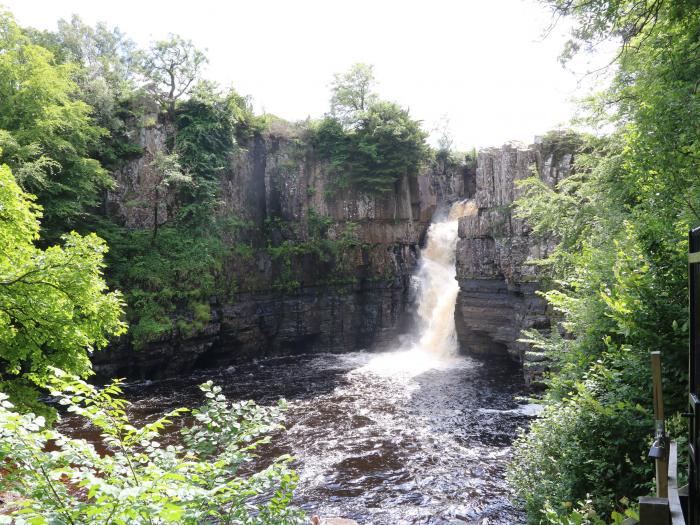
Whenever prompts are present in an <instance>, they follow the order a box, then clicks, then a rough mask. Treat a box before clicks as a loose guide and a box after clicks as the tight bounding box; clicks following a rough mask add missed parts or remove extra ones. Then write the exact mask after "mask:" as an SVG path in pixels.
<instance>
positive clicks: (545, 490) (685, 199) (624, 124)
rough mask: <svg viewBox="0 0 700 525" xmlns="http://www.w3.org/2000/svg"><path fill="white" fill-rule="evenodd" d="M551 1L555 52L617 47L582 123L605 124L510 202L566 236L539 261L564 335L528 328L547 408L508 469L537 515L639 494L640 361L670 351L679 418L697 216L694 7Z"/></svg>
mask: <svg viewBox="0 0 700 525" xmlns="http://www.w3.org/2000/svg"><path fill="white" fill-rule="evenodd" d="M545 3H547V4H549V5H550V6H552V7H553V8H554V10H555V13H556V14H557V15H564V16H570V17H571V18H572V20H573V39H572V42H571V43H570V45H569V46H568V47H567V49H566V50H565V56H564V58H567V57H568V56H570V55H571V54H572V53H573V52H576V51H578V50H579V49H585V48H588V47H594V46H595V45H596V43H597V42H599V41H600V40H601V39H605V38H611V37H613V38H619V39H620V41H621V47H620V49H619V54H618V56H617V58H616V60H615V64H616V66H617V68H616V71H615V74H614V76H613V78H612V81H611V83H610V86H609V88H608V89H606V90H605V91H603V92H602V93H598V94H596V96H595V97H592V98H591V100H590V101H589V103H588V108H587V109H588V115H589V122H591V123H592V124H594V125H598V126H601V125H607V126H609V127H612V128H613V132H612V133H610V134H609V136H607V137H604V138H602V139H589V140H587V141H586V143H585V145H584V148H583V151H584V154H582V155H579V156H578V160H577V163H576V170H575V171H576V173H575V174H574V175H573V176H572V177H569V178H567V179H565V180H563V181H561V182H559V184H558V185H557V186H556V187H555V188H550V187H548V186H547V185H545V184H543V183H542V182H541V181H539V180H537V179H535V178H533V179H530V180H526V181H524V182H523V183H522V189H523V191H522V193H521V198H520V199H519V200H518V201H517V202H516V214H517V215H518V216H519V217H520V218H521V219H525V220H527V222H528V223H529V224H530V225H531V227H532V233H531V235H532V237H533V238H540V240H547V239H550V240H554V241H558V242H559V246H558V247H557V248H556V249H555V250H554V251H553V252H552V253H551V254H550V256H549V257H548V258H547V259H546V260H545V261H543V264H542V268H543V269H545V271H546V272H547V274H548V277H550V279H551V281H552V282H554V283H556V288H555V289H552V290H549V291H546V292H545V297H546V298H547V300H548V301H549V303H550V305H551V306H552V308H553V309H554V310H555V311H558V312H559V313H560V314H561V316H562V319H561V327H562V329H563V330H564V331H565V332H566V334H567V337H565V338H564V337H561V335H560V334H559V332H558V330H553V331H552V333H551V334H548V335H547V336H543V335H542V334H539V333H536V332H535V331H530V332H527V333H526V334H525V338H526V339H527V340H529V342H531V343H533V344H535V345H536V346H537V347H539V348H540V349H542V350H544V351H546V353H547V355H549V357H550V359H551V363H552V367H553V368H554V370H555V372H553V373H552V374H551V375H550V376H549V377H548V378H547V383H548V386H549V389H548V391H547V393H546V395H545V397H544V399H543V403H544V404H545V405H546V407H547V408H546V410H545V411H544V412H543V415H542V417H541V418H539V419H538V420H537V421H536V422H535V423H534V424H533V425H532V427H531V432H530V434H528V435H524V436H522V437H521V438H520V439H519V440H518V442H517V443H516V445H515V447H514V461H513V464H512V466H511V478H512V480H513V481H514V482H515V485H516V489H517V491H518V493H519V494H520V496H521V497H522V498H523V499H524V501H525V503H526V505H527V507H528V511H529V512H528V513H529V517H530V520H531V521H532V522H533V523H539V522H540V520H541V519H542V516H543V514H542V513H543V512H548V511H547V510H546V509H548V508H549V509H556V510H557V512H558V513H561V514H566V513H568V512H569V511H568V510H566V509H565V508H564V507H563V506H562V503H563V502H565V501H569V502H572V501H573V500H582V499H584V498H587V499H590V500H591V502H592V504H593V506H594V507H595V509H596V510H597V511H598V512H599V513H607V512H609V511H611V510H612V509H613V508H615V507H616V506H617V505H618V501H619V499H620V498H621V497H622V496H626V497H629V498H635V497H637V496H639V495H643V494H645V493H646V487H647V484H648V482H649V480H650V479H651V475H652V473H651V464H650V463H649V462H648V461H646V459H645V458H644V456H643V455H642V452H643V448H644V442H645V439H648V436H650V435H651V434H652V433H653V422H652V418H651V413H650V408H651V407H650V405H651V394H650V391H649V379H648V378H649V373H650V372H649V358H648V356H649V351H651V350H659V349H662V350H663V352H664V375H665V377H664V385H665V387H664V398H665V402H666V407H667V410H668V412H669V413H671V414H673V413H674V412H675V416H674V417H672V418H671V419H672V420H673V421H675V422H681V421H682V419H681V417H680V415H681V413H682V412H683V411H684V408H685V405H686V403H687V391H686V390H685V386H684V385H687V351H688V350H687V344H688V343H687V341H688V324H687V319H688V309H687V308H688V305H687V249H688V246H687V231H688V229H689V228H690V227H691V226H696V225H697V224H698V223H700V209H699V206H698V203H699V202H700V184H698V164H699V162H700V146H699V145H700V126H699V125H698V119H697V117H696V116H697V114H698V112H699V111H700V97H698V78H700V62H699V61H698V60H697V59H698V56H699V55H698V50H699V49H700V37H699V35H700V11H699V10H698V9H697V2H696V1H695V0H687V1H685V0H680V1H668V0H667V1H661V0H649V1H642V2H634V1H628V0H613V1H603V0H592V1H590V0H585V1H584V0H573V1H569V0H551V1H547V2H545ZM640 423H641V425H640ZM683 425H685V423H683ZM675 426H676V427H677V428H682V426H681V425H675ZM595 428H598V429H600V431H599V432H597V433H596V435H591V434H590V432H591V429H595ZM597 436H602V438H599V439H601V441H599V442H596V440H595V438H596V437H597ZM542 458H546V461H543V459H542ZM554 473H556V475H555V474H554ZM564 522H565V521H564Z"/></svg>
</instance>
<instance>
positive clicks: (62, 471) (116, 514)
mask: <svg viewBox="0 0 700 525" xmlns="http://www.w3.org/2000/svg"><path fill="white" fill-rule="evenodd" d="M56 374H57V377H56V378H54V379H52V380H51V381H50V382H49V384H48V385H47V386H48V387H49V388H50V389H51V393H52V395H53V396H56V399H57V401H58V403H59V404H60V405H63V406H65V407H66V409H67V410H68V412H71V413H75V414H77V415H79V416H81V417H83V418H84V419H86V420H87V422H89V423H90V424H91V425H93V426H94V427H96V428H98V429H99V430H100V431H101V443H100V445H101V446H103V447H104V448H105V449H106V452H107V453H106V454H102V453H100V452H98V450H97V449H96V448H95V446H94V445H93V444H91V443H89V442H87V441H85V440H84V439H74V438H71V437H69V436H66V435H64V434H62V433H61V432H59V431H57V430H54V429H50V428H48V427H47V426H46V422H45V420H44V419H43V418H42V417H40V416H36V415H34V414H24V415H21V414H18V413H17V412H15V411H14V408H13V405H12V404H11V403H10V402H9V401H8V399H7V396H5V395H4V394H0V461H1V462H2V463H3V465H5V472H4V475H3V477H2V479H0V491H2V492H7V491H13V492H15V493H17V495H18V496H19V499H18V500H17V501H16V502H15V503H13V504H12V505H11V507H10V508H9V509H6V512H8V513H9V515H6V516H0V523H14V524H17V525H23V524H32V525H41V524H48V523H52V524H78V523H80V524H97V523H115V524H127V523H128V524H130V525H137V524H149V525H155V524H163V523H179V524H192V525H195V524H214V523H216V524H233V523H236V524H242V523H245V524H251V525H253V524H256V525H272V524H274V525H292V524H298V523H302V520H303V515H302V514H301V512H300V511H298V510H297V509H295V508H293V507H291V506H290V503H291V500H292V493H293V490H294V487H295V483H296V476H295V474H294V472H293V471H292V470H290V468H289V462H290V458H289V457H288V456H282V457H279V458H277V459H275V460H274V461H273V462H272V463H271V464H270V465H269V466H268V467H267V468H264V469H262V470H259V471H257V472H253V473H250V474H248V473H243V471H242V467H244V466H246V465H247V464H248V463H249V462H250V461H251V459H252V458H253V457H255V456H254V453H255V450H256V449H258V448H259V447H260V446H261V445H263V444H265V443H268V442H269V439H270V438H269V433H270V432H272V431H275V430H277V429H279V428H281V426H280V421H281V418H282V413H283V410H284V402H280V404H279V405H278V406H277V407H274V408H264V407H259V406H257V405H255V404H254V403H253V402H250V401H249V402H237V403H229V402H228V401H227V400H226V398H225V397H224V396H223V395H222V394H221V389H220V388H219V387H217V386H213V385H212V383H211V382H208V383H204V384H203V385H201V386H200V388H201V390H202V392H203V393H204V396H205V398H206V403H205V404H204V406H202V407H201V408H199V409H196V410H193V411H192V412H191V416H192V417H191V423H189V424H188V425H186V426H184V428H183V429H182V430H181V431H180V440H179V441H178V443H176V444H167V445H164V444H162V443H161V442H160V439H161V438H162V437H163V436H162V435H161V433H162V431H163V430H164V429H165V428H167V427H169V426H172V422H173V420H174V419H175V418H177V417H178V416H181V415H182V414H184V413H186V412H188V410H187V409H183V408H179V409H176V410H172V411H170V412H169V413H167V414H165V415H164V416H162V417H160V418H158V419H156V420H155V421H152V422H151V423H148V424H146V425H144V426H142V427H136V426H134V425H133V424H132V423H131V422H130V420H129V419H128V417H127V416H126V413H125V407H126V402H125V401H124V400H123V399H121V398H120V397H119V394H121V389H120V383H119V381H114V382H112V384H111V385H109V386H107V387H105V388H103V389H101V390H100V389H96V388H95V387H93V386H91V385H88V384H87V383H85V382H83V381H79V380H76V379H72V378H70V377H65V376H64V374H62V373H61V371H60V370H56ZM248 471H250V468H249V467H246V472H248Z"/></svg>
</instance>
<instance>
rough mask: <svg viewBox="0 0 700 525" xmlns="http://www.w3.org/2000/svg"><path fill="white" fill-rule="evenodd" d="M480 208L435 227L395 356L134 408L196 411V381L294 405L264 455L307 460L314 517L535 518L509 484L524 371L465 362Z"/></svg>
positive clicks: (141, 388) (176, 392)
mask: <svg viewBox="0 0 700 525" xmlns="http://www.w3.org/2000/svg"><path fill="white" fill-rule="evenodd" d="M473 211H474V208H473V204H471V203H470V202H462V203H457V204H455V205H454V206H453V207H452V209H451V210H450V212H449V213H445V214H443V216H442V217H441V218H439V219H437V220H435V221H434V223H433V224H432V225H431V227H430V230H429V231H428V236H427V244H426V248H425V249H424V250H423V252H422V254H421V263H420V266H419V269H418V271H417V272H416V276H415V279H414V280H415V285H416V288H417V297H418V299H417V313H416V322H415V329H414V332H413V333H412V334H406V335H405V336H403V337H402V338H401V339H400V340H398V341H397V343H396V350H394V351H390V352H383V353H376V352H355V353H350V354H341V355H338V354H309V355H296V356H290V357H280V358H270V359H265V360H259V361H256V362H252V363H249V364H246V365H241V366H236V367H229V368H226V369H218V370H208V371H200V372H197V373H195V374H193V375H191V376H189V377H187V378H178V379H172V380H163V381H158V382H139V383H131V384H128V385H127V386H126V388H125V391H126V395H127V397H128V398H129V399H130V400H131V401H132V403H133V404H132V405H131V407H130V413H131V414H132V415H133V416H134V417H135V419H137V420H140V421H143V420H146V419H148V418H149V417H150V416H153V415H156V414H160V413H162V412H163V411H165V410H166V409H170V408H174V407H178V406H187V407H192V406H197V405H198V404H201V393H200V392H199V390H198V389H197V385H198V384H200V383H202V382H204V381H207V380H212V381H214V382H215V383H216V384H218V385H220V386H221V387H222V389H223V392H224V394H226V395H227V396H228V397H229V398H230V399H253V400H255V401H257V402H258V403H261V404H272V403H275V402H276V401H277V399H278V398H280V397H285V398H286V399H287V400H288V401H289V411H288V413H287V420H286V427H287V431H286V432H283V433H280V434H279V435H278V436H276V437H275V440H274V443H275V445H274V447H268V448H267V449H266V450H265V452H264V456H266V457H262V458H261V459H260V461H262V462H264V461H266V460H267V459H269V457H272V456H275V455H278V454H282V453H289V454H291V455H293V456H294V457H295V458H296V463H295V464H296V469H297V472H298V474H299V485H298V489H297V491H296V497H295V502H296V504H297V505H299V506H301V507H303V508H304V509H305V510H306V511H307V512H308V513H309V514H310V515H311V514H318V515H320V516H324V517H325V516H342V517H346V518H352V519H355V520H357V521H358V522H359V523H360V524H366V525H402V524H406V525H408V524H426V525H427V524H479V525H486V524H488V525H515V524H518V523H522V522H523V521H524V520H523V515H522V513H521V512H520V510H519V509H517V508H516V507H515V506H514V505H513V504H512V503H511V502H510V493H509V491H508V488H507V486H506V483H505V481H504V472H505V468H506V465H507V462H508V459H509V454H510V445H511V443H512V440H513V439H514V437H515V436H516V435H517V432H518V429H520V428H522V427H523V426H524V425H525V424H526V423H527V421H528V419H529V418H530V417H531V415H532V414H531V407H530V406H528V405H526V404H520V403H519V402H518V400H517V398H518V396H520V395H524V394H525V385H524V383H523V381H522V371H521V370H519V368H518V367H517V366H515V365H513V364H512V363H511V362H509V361H480V360H477V359H474V358H471V357H467V356H463V355H459V352H458V344H457V339H456V334H455V328H454V305H455V299H456V296H457V293H458V285H457V282H456V280H455V269H454V264H455V261H454V253H455V245H456V242H457V218H458V217H460V216H463V215H465V214H468V213H473ZM75 423H76V422H75V421H71V420H64V421H63V423H62V425H68V426H70V425H74V424H75ZM72 431H73V433H78V434H80V433H81V431H80V429H76V428H74V427H73V428H72ZM84 432H85V433H88V432H89V431H88V430H87V429H85V430H84Z"/></svg>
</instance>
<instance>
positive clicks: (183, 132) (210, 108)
mask: <svg viewBox="0 0 700 525" xmlns="http://www.w3.org/2000/svg"><path fill="white" fill-rule="evenodd" d="M234 118H235V117H234V115H233V114H232V112H231V110H230V106H229V101H228V99H226V98H223V97H221V96H220V95H218V93H216V92H215V91H214V90H213V89H207V88H205V87H204V86H199V87H198V89H197V91H196V92H195V96H193V97H192V98H191V99H189V100H187V101H185V102H184V103H182V104H181V105H180V106H179V108H178V112H177V117H176V125H177V134H176V136H175V151H177V153H178V155H179V158H180V159H181V161H182V165H183V166H184V168H185V169H186V170H187V172H188V173H190V174H191V176H192V182H193V184H191V185H188V186H187V187H186V188H184V190H185V191H182V192H180V195H179V196H180V199H181V201H182V204H183V207H182V209H181V211H180V220H184V221H185V222H188V223H189V224H192V223H196V224H199V225H201V224H203V223H208V222H211V217H212V215H213V214H214V211H215V207H216V204H217V203H218V200H217V199H218V192H219V185H220V183H219V180H220V179H219V177H220V175H221V172H222V171H223V170H224V169H225V168H226V166H228V165H229V163H230V161H231V155H232V154H233V152H234V147H235V142H234V140H235V139H234V133H235V127H236V125H237V122H236V121H235V120H234Z"/></svg>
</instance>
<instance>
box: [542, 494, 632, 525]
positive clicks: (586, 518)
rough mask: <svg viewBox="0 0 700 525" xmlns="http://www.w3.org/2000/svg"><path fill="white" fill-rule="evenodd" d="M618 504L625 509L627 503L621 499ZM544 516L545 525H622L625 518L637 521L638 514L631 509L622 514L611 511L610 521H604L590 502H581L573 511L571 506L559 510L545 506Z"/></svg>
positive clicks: (624, 499)
mask: <svg viewBox="0 0 700 525" xmlns="http://www.w3.org/2000/svg"><path fill="white" fill-rule="evenodd" d="M620 503H621V504H622V505H623V506H624V507H626V506H627V505H628V504H629V501H628V500H627V499H626V498H623V499H622V500H621V501H620ZM544 514H545V516H544V517H545V520H546V521H545V522H544V523H546V524H547V525H608V523H610V524H611V525H622V524H623V523H624V522H625V520H626V519H627V518H632V519H633V520H636V521H639V514H638V513H637V512H636V511H634V510H632V509H625V510H624V513H620V512H616V511H613V512H612V514H611V516H610V518H611V520H612V521H608V520H604V519H602V518H601V517H600V515H599V514H598V513H597V512H596V510H595V508H594V506H593V502H592V501H591V500H586V501H581V502H580V503H579V504H578V505H577V506H576V508H574V509H572V505H571V504H568V505H565V506H564V507H563V508H562V509H560V510H557V509H554V508H552V506H551V505H546V507H545V513H544Z"/></svg>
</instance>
